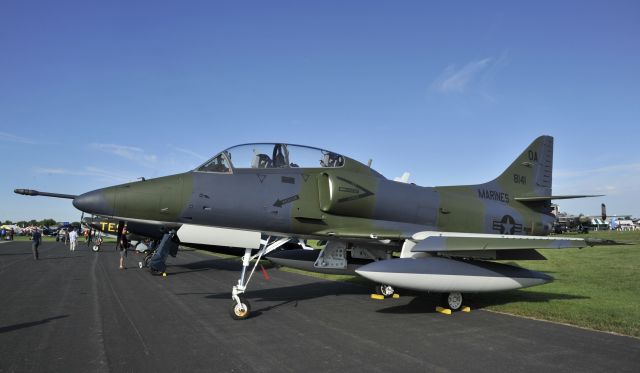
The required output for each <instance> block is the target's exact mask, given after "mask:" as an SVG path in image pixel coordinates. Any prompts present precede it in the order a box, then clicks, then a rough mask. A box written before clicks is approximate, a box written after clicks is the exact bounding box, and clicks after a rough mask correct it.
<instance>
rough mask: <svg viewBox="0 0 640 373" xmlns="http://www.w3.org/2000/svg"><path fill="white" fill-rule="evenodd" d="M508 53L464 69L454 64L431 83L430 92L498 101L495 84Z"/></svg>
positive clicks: (474, 62) (471, 63)
mask: <svg viewBox="0 0 640 373" xmlns="http://www.w3.org/2000/svg"><path fill="white" fill-rule="evenodd" d="M507 60H508V51H506V50H505V51H504V52H503V53H502V54H501V55H500V56H498V57H487V58H483V59H479V60H474V61H471V62H468V63H467V64H466V65H464V66H462V67H458V66H456V65H454V64H451V65H449V66H447V67H446V68H445V69H444V71H443V72H442V73H441V74H440V75H439V76H438V77H437V78H436V79H435V80H434V81H433V83H431V86H430V90H431V91H434V92H437V93H441V94H445V95H463V94H476V95H479V96H480V97H483V98H484V99H486V100H489V101H496V97H495V94H494V93H493V92H492V91H493V83H494V80H495V76H496V74H497V73H498V72H499V71H500V70H502V69H503V68H504V67H505V66H506V65H507Z"/></svg>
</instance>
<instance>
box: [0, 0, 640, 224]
mask: <svg viewBox="0 0 640 373" xmlns="http://www.w3.org/2000/svg"><path fill="white" fill-rule="evenodd" d="M638 36H640V3H638V2H637V1H593V2H583V1H562V2H558V1H536V2H528V3H525V2H512V1H505V2H474V1H470V2H435V1H434V2H425V1H416V2H412V1H402V2H389V1H306V2H305V1H255V2H251V1H217V2H216V1H174V2H165V1H157V0H154V1H77V2H69V1H12V0H7V1H3V2H1V3H0V46H1V53H0V159H2V176H1V177H0V219H1V220H5V219H10V220H14V221H16V220H20V219H25V218H28V219H30V218H36V219H42V218H48V217H52V218H54V219H56V220H77V219H78V218H79V215H80V213H79V212H78V211H77V210H75V209H74V208H73V207H72V206H71V203H70V201H68V200H55V199H45V198H33V197H24V196H18V195H14V194H13V189H14V188H17V187H20V188H32V189H39V190H45V191H52V192H61V193H70V194H79V193H82V192H85V191H88V190H91V189H95V188H100V187H104V186H108V185H113V184H115V183H121V182H126V181H130V180H133V179H135V178H137V177H139V176H145V177H156V176H162V175H166V174H171V173H176V172H179V171H184V170H187V169H190V168H192V167H194V166H196V165H197V164H199V163H201V162H202V161H204V160H205V159H206V158H207V157H209V156H211V155H213V154H214V153H217V152H218V151H220V150H222V149H224V148H227V147H230V146H232V145H235V144H239V143H246V142H254V141H282V142H290V143H299V144H308V145H313V146H317V147H321V148H327V149H331V150H334V151H336V152H341V153H344V154H346V155H350V156H352V157H353V158H356V159H359V160H361V161H363V162H366V161H367V160H368V159H369V158H372V159H373V167H374V168H376V169H377V170H378V171H380V172H381V173H383V174H384V175H385V176H387V177H389V178H393V177H395V176H399V175H401V174H402V173H403V172H405V171H409V172H411V181H413V182H415V183H417V184H419V185H425V186H433V185H449V184H467V183H478V182H484V181H487V180H490V179H492V178H494V177H495V176H497V175H498V174H499V173H500V172H501V171H502V170H503V169H504V168H505V167H506V166H507V165H508V164H509V163H510V162H511V161H512V160H513V159H514V158H515V157H516V156H517V155H518V154H519V153H520V151H522V150H523V149H524V147H526V146H527V145H528V144H529V143H530V142H531V141H532V140H533V139H534V138H535V137H537V136H539V135H542V134H549V135H552V136H554V137H555V168H554V172H555V174H554V194H581V193H588V194H590V193H597V194H606V195H607V196H606V197H601V198H594V199H585V200H577V201H564V202H562V203H561V204H560V207H561V210H566V211H568V212H572V213H585V214H597V213H599V206H600V203H603V202H604V203H606V204H607V206H608V210H609V212H610V213H620V214H634V215H636V216H638V215H640V148H639V147H638V144H639V143H640V134H639V130H640V129H639V128H640V120H639V119H640V43H638Z"/></svg>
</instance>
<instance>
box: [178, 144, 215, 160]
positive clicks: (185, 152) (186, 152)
mask: <svg viewBox="0 0 640 373" xmlns="http://www.w3.org/2000/svg"><path fill="white" fill-rule="evenodd" d="M169 147H171V148H172V149H173V150H176V151H179V152H180V153H184V154H186V155H189V156H191V157H193V158H197V159H198V160H202V161H204V160H206V159H207V157H205V156H203V155H201V154H198V153H196V152H194V151H191V150H189V149H184V148H179V147H177V146H173V145H169Z"/></svg>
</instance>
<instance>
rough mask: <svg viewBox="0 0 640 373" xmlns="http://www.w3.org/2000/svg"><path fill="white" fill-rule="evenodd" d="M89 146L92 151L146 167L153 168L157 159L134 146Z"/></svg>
mask: <svg viewBox="0 0 640 373" xmlns="http://www.w3.org/2000/svg"><path fill="white" fill-rule="evenodd" d="M90 146H91V147H92V148H93V149H97V150H100V151H103V152H106V153H110V154H113V155H117V156H119V157H122V158H125V159H128V160H130V161H134V162H136V163H138V164H141V165H144V166H147V167H153V166H154V164H155V163H156V162H157V160H158V157H157V156H156V155H155V154H148V153H145V151H144V150H143V149H141V148H137V147H134V146H126V145H117V144H97V143H94V144H91V145H90Z"/></svg>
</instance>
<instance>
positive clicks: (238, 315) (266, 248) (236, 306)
mask: <svg viewBox="0 0 640 373" xmlns="http://www.w3.org/2000/svg"><path fill="white" fill-rule="evenodd" d="M270 238H271V237H269V238H268V239H267V241H266V242H265V243H264V244H262V245H261V247H260V250H258V252H257V253H256V254H255V255H253V256H252V255H251V249H245V251H244V256H242V273H241V274H240V279H239V280H238V284H237V285H236V286H234V287H233V290H232V291H231V298H232V299H233V304H232V305H231V309H230V310H229V314H230V315H231V318H232V319H234V320H245V319H247V318H249V316H250V314H251V304H250V303H249V301H247V300H246V299H245V298H244V297H243V294H244V292H245V291H246V290H247V287H248V286H249V281H251V277H252V276H253V273H254V272H255V270H256V267H258V265H259V264H260V259H261V258H262V257H263V256H264V255H266V254H268V253H270V252H271V251H273V250H275V249H277V248H279V247H280V246H282V245H284V244H285V243H287V242H288V241H289V239H290V238H289V237H283V238H280V239H278V240H276V241H274V242H272V243H269V240H270ZM254 259H256V261H255V263H254V264H253V268H251V272H250V273H249V276H247V269H249V266H250V265H251V261H252V260H254Z"/></svg>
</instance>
